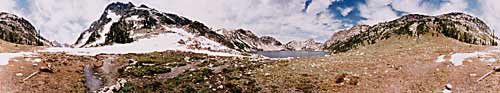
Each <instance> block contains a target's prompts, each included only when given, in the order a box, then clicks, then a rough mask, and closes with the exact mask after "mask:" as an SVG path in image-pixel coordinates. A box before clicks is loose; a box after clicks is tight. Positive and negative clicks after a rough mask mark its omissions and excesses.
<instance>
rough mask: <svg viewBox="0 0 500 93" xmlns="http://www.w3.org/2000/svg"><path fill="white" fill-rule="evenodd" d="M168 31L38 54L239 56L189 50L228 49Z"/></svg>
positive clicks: (185, 33)
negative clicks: (169, 52) (122, 41)
mask: <svg viewBox="0 0 500 93" xmlns="http://www.w3.org/2000/svg"><path fill="white" fill-rule="evenodd" d="M169 30H171V31H173V32H175V33H162V34H159V35H157V36H153V37H151V38H148V39H139V40H137V41H134V42H132V43H128V44H113V45H110V46H102V47H91V48H48V49H46V50H41V51H39V52H66V53H68V54H72V55H88V56H94V55H97V54H127V53H150V52H156V51H166V50H177V51H185V52H193V53H204V54H208V55H213V56H239V55H236V54H230V53H223V52H212V51H209V50H200V49H190V48H189V44H191V42H189V41H193V42H195V41H196V42H200V46H201V47H202V48H210V49H213V50H224V49H229V48H227V47H224V46H222V45H220V44H219V43H216V42H214V41H212V40H209V39H207V38H204V37H196V36H193V35H191V34H189V33H187V32H186V31H184V30H183V29H180V28H170V29H169ZM180 40H184V41H187V43H186V44H179V43H178V42H179V41H180Z"/></svg>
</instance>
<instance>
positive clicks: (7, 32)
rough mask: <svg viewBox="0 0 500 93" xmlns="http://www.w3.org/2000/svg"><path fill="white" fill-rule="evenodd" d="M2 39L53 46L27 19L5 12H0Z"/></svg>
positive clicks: (0, 36) (17, 42)
mask: <svg viewBox="0 0 500 93" xmlns="http://www.w3.org/2000/svg"><path fill="white" fill-rule="evenodd" d="M0 39H2V40H5V41H7V42H11V43H16V44H24V45H36V46H51V44H50V43H49V42H48V41H47V40H46V39H45V38H43V37H42V36H40V33H39V32H38V31H37V30H36V29H35V27H34V26H33V25H31V23H30V22H28V21H27V20H26V19H24V18H21V17H18V16H16V15H14V14H9V13H5V12H0Z"/></svg>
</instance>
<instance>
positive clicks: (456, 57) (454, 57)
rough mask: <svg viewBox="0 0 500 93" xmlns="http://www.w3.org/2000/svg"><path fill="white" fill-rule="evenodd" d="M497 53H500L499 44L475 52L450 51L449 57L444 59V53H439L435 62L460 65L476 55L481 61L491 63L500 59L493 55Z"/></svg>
mask: <svg viewBox="0 0 500 93" xmlns="http://www.w3.org/2000/svg"><path fill="white" fill-rule="evenodd" d="M498 54H500V46H497V47H492V48H489V49H486V50H479V51H476V52H468V53H452V54H450V56H451V58H450V59H445V58H444V57H445V55H440V56H438V57H437V58H436V60H435V62H437V63H441V62H445V61H450V62H451V63H452V64H453V65H454V66H460V65H463V62H464V61H467V59H469V58H474V57H477V58H479V61H481V62H488V63H493V62H496V61H497V60H498V59H500V58H499V57H497V56H495V55H498Z"/></svg>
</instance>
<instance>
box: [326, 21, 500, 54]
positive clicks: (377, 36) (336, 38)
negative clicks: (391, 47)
mask: <svg viewBox="0 0 500 93" xmlns="http://www.w3.org/2000/svg"><path fill="white" fill-rule="evenodd" d="M426 34H431V35H432V36H445V37H448V38H451V39H456V40H459V41H461V42H465V43H469V44H477V45H498V38H497V37H496V36H495V35H494V32H493V31H492V30H490V28H489V27H488V26H487V25H486V24H485V23H484V22H483V21H482V20H480V19H478V18H476V17H473V16H470V15H467V14H464V13H448V14H443V15H439V16H426V15H418V14H410V15H406V16H403V17H401V18H399V19H396V20H393V21H389V22H383V23H379V24H376V25H373V26H368V25H359V26H355V27H352V28H350V29H347V30H344V31H339V32H336V33H334V34H333V35H332V37H331V38H330V39H329V40H328V41H326V42H325V44H324V46H323V48H324V49H325V50H330V51H332V52H345V51H348V50H351V49H354V48H356V47H358V46H364V45H369V44H375V43H377V41H379V40H385V39H388V38H391V37H401V36H409V37H415V38H417V40H418V37H420V36H421V35H426Z"/></svg>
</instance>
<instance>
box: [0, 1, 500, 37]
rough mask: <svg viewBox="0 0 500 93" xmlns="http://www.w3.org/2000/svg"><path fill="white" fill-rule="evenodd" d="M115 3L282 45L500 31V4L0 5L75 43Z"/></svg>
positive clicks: (47, 33)
mask: <svg viewBox="0 0 500 93" xmlns="http://www.w3.org/2000/svg"><path fill="white" fill-rule="evenodd" d="M115 1H123V2H129V1H130V2H133V3H134V4H136V5H140V4H145V5H147V6H149V7H151V8H155V9H157V10H160V11H163V12H168V13H175V14H178V15H182V16H185V17H188V18H189V19H192V20H198V21H201V22H202V23H205V24H206V25H208V26H209V27H211V28H213V29H218V28H244V29H249V30H252V31H254V32H255V33H256V34H257V35H261V36H262V35H268V36H273V37H276V38H277V39H278V40H280V41H282V42H286V41H289V40H305V39H309V38H314V39H316V40H320V41H324V40H326V39H328V38H329V37H330V36H331V34H332V33H333V32H335V31H338V30H341V29H344V28H346V27H351V26H353V25H356V24H368V25H373V24H376V23H378V22H383V21H389V20H392V19H395V18H397V17H399V16H402V15H406V14H409V13H418V14H427V15H439V14H443V13H448V12H465V13H468V14H471V15H474V16H477V17H479V18H481V19H483V20H484V21H486V23H487V24H488V25H489V26H490V27H491V28H492V29H494V30H498V29H500V20H499V19H500V6H499V5H496V4H500V0H0V11H3V12H10V13H14V14H16V15H19V16H22V17H24V18H26V19H28V20H29V21H30V22H31V23H32V24H33V25H35V27H36V28H37V29H38V30H40V31H41V33H42V36H44V37H46V38H47V39H49V40H56V41H59V42H64V43H74V42H75V41H76V38H77V37H78V35H79V34H80V33H81V32H82V31H84V30H85V29H87V28H88V27H89V25H90V24H91V23H92V22H93V21H95V20H97V19H98V18H99V17H100V16H101V14H102V12H103V10H104V8H105V7H106V5H107V4H109V3H111V2H115ZM496 33H497V35H498V33H499V32H496Z"/></svg>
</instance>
